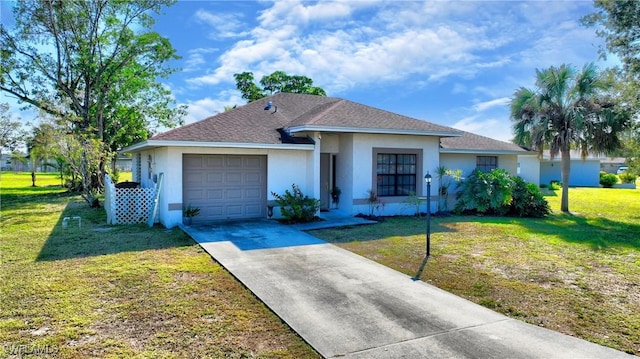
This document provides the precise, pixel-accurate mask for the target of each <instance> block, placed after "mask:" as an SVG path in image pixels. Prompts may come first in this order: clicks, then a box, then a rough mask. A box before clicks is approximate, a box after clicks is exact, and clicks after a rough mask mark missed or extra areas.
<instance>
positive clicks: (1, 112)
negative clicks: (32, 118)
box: [0, 103, 24, 155]
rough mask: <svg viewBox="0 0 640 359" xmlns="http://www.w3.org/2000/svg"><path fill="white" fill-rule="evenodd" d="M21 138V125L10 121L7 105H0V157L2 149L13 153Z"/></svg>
mask: <svg viewBox="0 0 640 359" xmlns="http://www.w3.org/2000/svg"><path fill="white" fill-rule="evenodd" d="M23 137H24V132H23V130H22V124H21V123H20V122H19V121H13V120H12V119H11V115H10V114H9V105H8V104H6V103H0V155H2V150H3V149H5V150H8V151H10V152H11V151H15V149H16V148H17V147H18V145H19V144H20V142H21V141H22V139H23Z"/></svg>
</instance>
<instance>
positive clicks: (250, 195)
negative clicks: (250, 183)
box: [244, 188, 262, 200]
mask: <svg viewBox="0 0 640 359" xmlns="http://www.w3.org/2000/svg"><path fill="white" fill-rule="evenodd" d="M244 198H246V199H252V200H260V199H262V191H260V188H247V189H245V190H244Z"/></svg>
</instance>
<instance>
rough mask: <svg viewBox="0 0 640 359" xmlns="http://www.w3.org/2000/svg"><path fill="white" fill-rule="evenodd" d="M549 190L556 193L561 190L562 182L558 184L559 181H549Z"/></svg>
mask: <svg viewBox="0 0 640 359" xmlns="http://www.w3.org/2000/svg"><path fill="white" fill-rule="evenodd" d="M549 188H550V189H551V190H552V191H557V190H559V189H562V182H560V181H551V182H550V183H549Z"/></svg>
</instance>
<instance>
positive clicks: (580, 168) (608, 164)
mask: <svg viewBox="0 0 640 359" xmlns="http://www.w3.org/2000/svg"><path fill="white" fill-rule="evenodd" d="M570 155H571V172H570V173H569V186H576V187H599V186H600V171H605V172H609V173H616V171H617V170H618V167H620V166H621V165H622V164H623V163H624V161H623V159H619V158H618V159H615V158H608V157H603V156H598V155H588V156H587V157H586V158H585V159H582V157H581V155H580V152H578V151H571V153H570ZM621 160H622V161H621ZM620 161H621V162H620ZM561 172H562V171H561V158H560V155H558V156H556V157H555V158H554V159H553V160H551V158H550V157H549V153H548V152H546V153H545V154H544V157H543V158H542V159H541V160H540V183H541V184H549V183H550V182H551V181H557V182H562V176H561Z"/></svg>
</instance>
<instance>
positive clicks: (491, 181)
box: [455, 169, 513, 216]
mask: <svg viewBox="0 0 640 359" xmlns="http://www.w3.org/2000/svg"><path fill="white" fill-rule="evenodd" d="M457 187H458V188H460V191H459V192H458V201H457V202H456V206H455V211H456V212H458V213H462V212H468V211H472V212H473V211H475V212H477V213H482V214H497V215H501V216H503V215H506V214H507V213H508V211H509V204H510V203H511V188H512V187H513V179H512V178H511V175H510V174H509V172H507V171H506V170H504V169H496V170H493V171H491V172H487V173H485V172H481V171H478V170H475V171H473V173H471V175H470V176H469V177H467V179H466V180H464V181H462V182H458V186H457Z"/></svg>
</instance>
